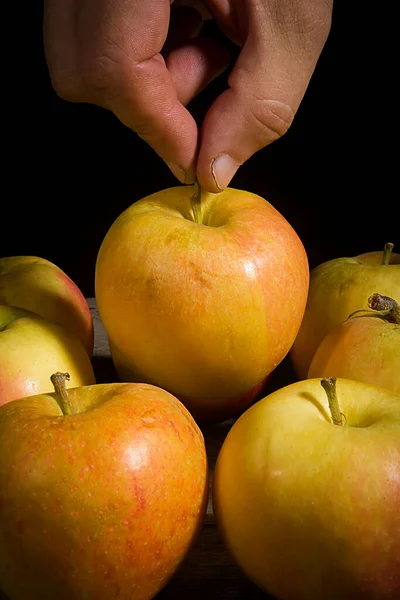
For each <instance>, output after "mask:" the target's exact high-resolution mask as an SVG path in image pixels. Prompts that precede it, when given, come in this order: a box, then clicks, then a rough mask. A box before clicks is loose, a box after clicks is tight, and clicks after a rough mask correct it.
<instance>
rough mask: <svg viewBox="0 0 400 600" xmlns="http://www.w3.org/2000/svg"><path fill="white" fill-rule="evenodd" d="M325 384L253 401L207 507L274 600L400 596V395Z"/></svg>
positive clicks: (228, 444) (226, 448)
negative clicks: (331, 388)
mask: <svg viewBox="0 0 400 600" xmlns="http://www.w3.org/2000/svg"><path fill="white" fill-rule="evenodd" d="M337 393H338V398H339V403H340V409H341V411H342V412H343V413H344V415H345V417H346V419H347V425H346V426H344V427H341V426H337V425H334V424H333V423H332V421H331V420H330V417H329V416H328V415H329V408H328V403H327V399H326V395H325V392H324V390H323V388H322V387H321V385H320V379H309V380H305V381H300V382H296V383H294V384H292V385H290V386H286V387H285V388H281V389H280V390H278V391H276V392H274V393H272V394H270V395H269V396H268V397H266V398H264V399H262V400H260V401H259V402H257V403H256V404H255V405H253V406H252V407H250V408H249V409H248V410H247V411H246V412H245V413H244V414H243V415H242V416H241V417H240V418H239V419H238V420H237V421H236V422H235V423H234V425H233V427H232V428H231V430H230V431H229V433H228V435H227V437H226V438H225V441H224V443H223V445H222V448H221V451H220V454H219V456H218V458H217V463H216V469H215V475H214V481H213V505H214V513H215V515H216V520H217V524H218V528H219V530H220V533H221V536H222V539H223V541H224V543H225V545H226V546H227V548H228V549H229V550H230V552H231V553H232V555H233V556H234V557H235V559H236V561H237V563H238V564H239V566H240V567H241V568H242V570H243V571H244V572H245V573H246V574H247V575H248V576H249V578H251V579H252V580H253V581H254V582H255V583H256V584H257V585H258V586H259V587H260V588H261V589H263V590H265V591H266V592H268V593H270V594H271V595H272V596H274V597H276V598H279V600H339V599H340V600H398V598H399V597H400V510H399V506H400V395H399V394H398V393H396V392H392V391H390V390H385V389H383V388H378V387H375V386H371V385H368V384H365V383H362V382H357V381H351V380H346V379H338V380H337Z"/></svg>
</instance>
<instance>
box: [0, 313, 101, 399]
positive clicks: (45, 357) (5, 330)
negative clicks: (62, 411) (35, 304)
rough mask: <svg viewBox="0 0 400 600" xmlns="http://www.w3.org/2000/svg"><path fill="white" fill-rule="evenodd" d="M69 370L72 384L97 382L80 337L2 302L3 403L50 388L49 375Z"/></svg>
mask: <svg viewBox="0 0 400 600" xmlns="http://www.w3.org/2000/svg"><path fill="white" fill-rule="evenodd" d="M59 369H60V370H65V371H68V372H69V373H70V381H69V386H70V387H77V386H81V385H90V384H93V383H95V375H94V372H93V367H92V364H91V361H90V358H89V356H88V355H87V352H86V351H85V349H84V347H83V346H82V344H81V343H80V341H79V340H78V339H77V338H76V337H75V336H74V335H72V334H71V333H69V332H68V331H67V330H66V329H64V327H61V326H60V325H57V324H56V323H52V322H51V321H47V320H46V319H43V318H42V317H40V316H39V315H37V314H35V313H32V312H30V311H26V310H23V309H21V308H15V307H13V306H2V305H0V406H1V405H2V404H6V403H7V402H10V401H11V400H15V399H17V398H23V397H25V396H31V395H35V394H42V393H47V392H51V391H52V389H53V386H52V385H51V381H50V375H51V373H53V372H54V371H57V370H59Z"/></svg>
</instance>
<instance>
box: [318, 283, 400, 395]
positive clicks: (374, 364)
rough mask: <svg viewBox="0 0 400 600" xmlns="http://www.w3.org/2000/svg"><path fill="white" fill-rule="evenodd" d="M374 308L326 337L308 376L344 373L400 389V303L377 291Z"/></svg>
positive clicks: (358, 313)
mask: <svg viewBox="0 0 400 600" xmlns="http://www.w3.org/2000/svg"><path fill="white" fill-rule="evenodd" d="M368 306H369V307H370V308H371V309H372V310H371V311H367V310H359V311H356V312H355V313H353V314H352V315H350V316H349V318H348V319H347V320H346V321H344V322H343V323H340V325H337V327H335V328H334V329H332V331H330V332H329V333H328V334H327V335H326V336H325V338H324V339H323V340H322V342H321V343H320V345H319V346H318V348H317V351H316V353H315V354H314V358H313V359H312V361H311V365H310V368H309V370H308V376H307V377H308V378H310V379H312V378H314V377H344V378H346V379H355V380H357V381H364V382H366V383H371V384H373V385H378V386H381V387H386V388H388V389H391V390H394V391H396V392H399V393H400V306H399V304H398V303H397V302H396V301H395V300H393V299H392V298H387V297H385V296H382V295H381V294H373V295H372V296H371V297H370V298H369V299H368Z"/></svg>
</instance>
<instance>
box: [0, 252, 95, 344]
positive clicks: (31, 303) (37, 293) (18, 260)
mask: <svg viewBox="0 0 400 600" xmlns="http://www.w3.org/2000/svg"><path fill="white" fill-rule="evenodd" d="M0 304H8V305H11V306H16V307H18V308H24V309H26V310H30V311H32V312H35V313H37V314H38V315H40V316H42V317H44V318H45V319H48V320H49V321H53V322H54V323H57V324H58V325H62V326H63V327H65V328H66V329H67V330H68V331H70V332H71V333H73V334H74V335H75V336H76V337H77V338H78V339H79V340H80V341H81V343H82V345H83V346H84V348H85V349H86V351H87V353H88V354H89V356H91V355H92V352H93V344H94V329H93V319H92V314H91V312H90V308H89V306H88V303H87V301H86V298H85V297H84V295H83V294H82V292H81V291H80V289H79V288H78V286H77V285H76V284H75V283H74V282H73V281H72V279H71V278H70V277H68V275H67V274H66V273H65V272H64V271H63V270H62V269H60V268H59V267H58V266H57V265H55V264H54V263H52V262H50V261H48V260H46V259H44V258H40V257H38V256H8V257H5V258H0Z"/></svg>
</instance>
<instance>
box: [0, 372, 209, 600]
mask: <svg viewBox="0 0 400 600" xmlns="http://www.w3.org/2000/svg"><path fill="white" fill-rule="evenodd" d="M62 378H63V374H61V373H58V374H54V375H53V376H52V380H53V382H54V384H55V388H56V392H55V393H52V394H47V395H40V396H33V397H29V398H25V399H21V400H16V401H15V402H11V403H9V404H7V405H5V406H2V407H1V408H0V588H1V589H2V590H3V591H4V593H6V594H7V595H8V596H9V597H10V598H11V599H12V600H14V599H15V600H17V599H18V600H44V599H50V598H51V599H56V598H57V599H58V600H78V599H79V600H82V599H83V598H85V600H100V599H106V598H107V599H109V598H110V599H111V598H120V599H121V600H149V599H150V598H154V596H155V595H156V594H157V593H158V592H159V591H160V590H161V589H162V588H163V587H164V586H165V585H166V583H167V582H168V580H169V579H170V578H171V577H172V575H173V574H174V573H175V571H176V570H177V568H178V567H179V565H180V564H181V562H182V560H183V558H184V557H185V555H186V553H187V551H188V550H189V549H190V547H191V546H192V544H193V543H194V541H195V540H196V537H197V534H198V533H199V531H200V528H201V526H202V523H203V519H204V515H205V509H206V503H207V498H208V474H207V457H206V450H205V444H204V439H203V436H202V433H201V431H200V429H199V428H198V426H197V425H196V423H195V421H194V419H193V417H192V416H191V415H190V413H189V412H188V411H187V409H186V408H185V407H184V406H183V405H182V404H181V403H180V402H179V401H178V400H177V399H176V398H174V397H173V396H172V395H170V394H169V393H168V392H166V391H164V390H161V389H159V388H156V387H153V386H150V385H141V384H133V383H110V384H98V385H94V386H85V387H80V388H73V389H69V390H68V391H66V390H65V388H64V387H63V382H62Z"/></svg>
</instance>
